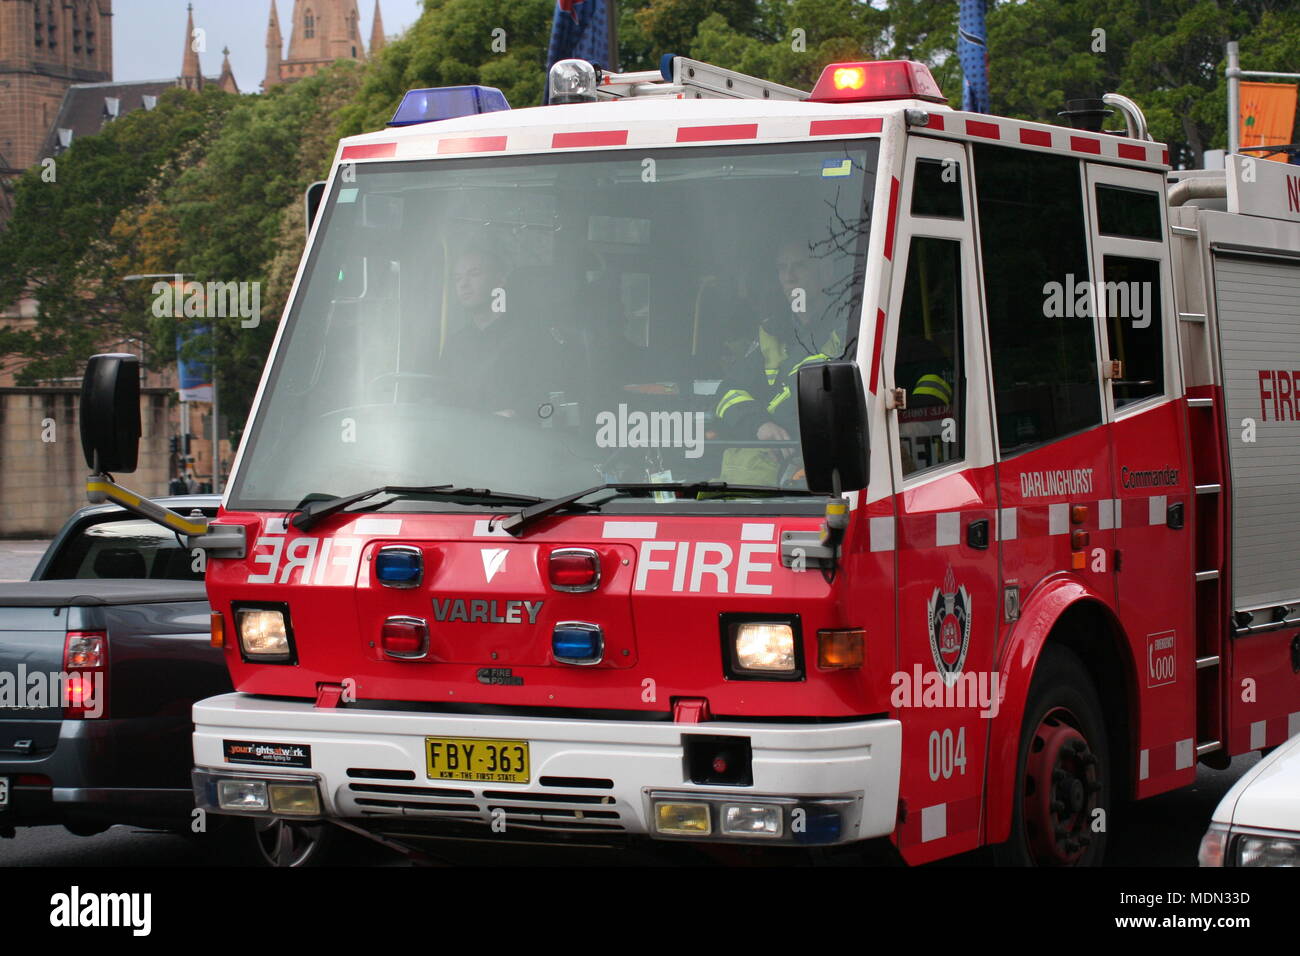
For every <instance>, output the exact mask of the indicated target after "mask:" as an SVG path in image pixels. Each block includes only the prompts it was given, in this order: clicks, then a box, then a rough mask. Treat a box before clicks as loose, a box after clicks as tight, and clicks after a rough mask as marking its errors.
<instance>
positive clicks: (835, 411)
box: [799, 362, 870, 494]
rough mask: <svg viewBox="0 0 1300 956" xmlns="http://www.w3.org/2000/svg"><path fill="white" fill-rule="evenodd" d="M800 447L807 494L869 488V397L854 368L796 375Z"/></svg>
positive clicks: (813, 369) (833, 366) (835, 365)
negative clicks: (797, 381) (808, 492)
mask: <svg viewBox="0 0 1300 956" xmlns="http://www.w3.org/2000/svg"><path fill="white" fill-rule="evenodd" d="M799 443H800V445H801V446H802V450H803V464H804V472H805V474H806V475H807V480H808V488H809V490H811V491H815V492H822V493H828V494H839V493H840V492H841V491H857V490H859V489H862V488H865V487H867V478H868V476H869V474H870V471H869V469H868V463H869V457H870V451H869V450H868V447H867V396H866V392H865V391H864V389H863V387H862V373H861V372H860V371H859V370H858V366H857V363H856V362H823V363H821V364H817V365H805V366H804V367H803V368H801V369H799Z"/></svg>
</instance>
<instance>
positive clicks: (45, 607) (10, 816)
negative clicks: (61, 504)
mask: <svg viewBox="0 0 1300 956" xmlns="http://www.w3.org/2000/svg"><path fill="white" fill-rule="evenodd" d="M161 503H163V504H166V505H168V506H170V507H172V508H175V509H177V510H180V511H182V512H183V513H188V512H191V511H193V510H194V509H198V510H199V511H201V512H203V513H205V514H208V515H211V514H214V513H215V511H216V506H217V499H216V498H215V497H213V496H186V497H180V498H173V499H164V500H163V501H162V502H161ZM229 690H230V677H229V675H228V673H227V671H226V667H225V664H224V661H223V660H222V656H221V651H220V650H219V649H217V648H213V647H212V646H211V642H210V636H209V609H208V600H207V594H206V593H205V592H204V588H203V574H202V571H201V569H199V568H198V567H197V566H196V564H195V561H194V558H193V556H192V555H191V553H190V551H189V549H187V548H184V547H182V545H181V543H180V541H179V540H177V538H176V536H175V535H174V534H172V533H171V532H170V531H168V530H166V529H164V528H161V527H159V526H158V525H155V524H153V523H151V522H149V521H147V520H144V519H142V518H137V517H134V516H132V515H130V514H128V513H127V512H125V511H123V510H122V509H121V508H118V507H117V506H116V505H99V506H94V507H89V508H82V509H81V510H79V511H78V512H76V513H75V514H74V515H73V516H72V518H71V519H70V520H69V521H68V523H67V524H66V525H65V526H64V528H63V530H62V531H61V532H60V533H59V535H58V536H57V537H56V538H55V539H54V541H53V542H52V543H51V545H50V547H49V549H48V550H47V551H46V553H45V556H44V557H43V558H42V559H41V562H40V564H39V565H38V566H37V568H36V571H35V573H34V574H33V577H32V580H31V581H27V582H23V583H17V584H0V833H7V834H10V835H11V834H12V832H13V828H14V827H17V826H39V825H44V824H62V825H64V826H65V827H67V828H68V829H69V830H71V831H72V832H73V833H77V834H83V835H89V834H92V833H97V832H99V831H101V830H104V829H106V828H107V827H109V826H111V825H113V824H115V823H124V824H131V825H135V826H144V827H158V828H168V829H176V830H188V829H190V820H191V814H192V813H193V810H194V800H193V793H192V791H191V787H190V780H189V777H190V767H191V763H192V760H191V756H190V734H191V732H192V725H191V722H190V707H191V705H192V704H193V703H194V701H196V700H201V699H202V698H204V697H209V696H211V695H213V694H220V693H224V692H227V691H229Z"/></svg>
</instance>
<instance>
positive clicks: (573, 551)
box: [549, 548, 600, 591]
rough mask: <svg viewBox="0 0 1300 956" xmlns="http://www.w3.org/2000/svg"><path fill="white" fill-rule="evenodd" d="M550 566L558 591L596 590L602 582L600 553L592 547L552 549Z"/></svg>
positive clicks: (552, 584)
mask: <svg viewBox="0 0 1300 956" xmlns="http://www.w3.org/2000/svg"><path fill="white" fill-rule="evenodd" d="M549 568H550V580H551V587H553V588H555V590H557V591H594V590H596V587H597V586H598V585H599V584H600V555H598V554H597V553H596V552H595V551H593V550H592V549H591V548H561V549H559V550H558V551H552V552H551V557H550V561H549Z"/></svg>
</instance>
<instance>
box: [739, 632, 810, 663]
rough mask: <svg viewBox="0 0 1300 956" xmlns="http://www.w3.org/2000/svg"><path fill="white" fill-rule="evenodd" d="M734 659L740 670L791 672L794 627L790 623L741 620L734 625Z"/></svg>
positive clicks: (793, 658) (793, 655) (793, 657)
mask: <svg viewBox="0 0 1300 956" xmlns="http://www.w3.org/2000/svg"><path fill="white" fill-rule="evenodd" d="M736 663H737V664H738V665H739V667H740V669H741V670H746V671H764V672H775V673H784V674H791V673H794V671H795V669H796V667H797V666H798V665H797V662H796V661H795V653H794V628H792V627H791V626H790V625H789V624H741V625H739V626H738V627H737V628H736Z"/></svg>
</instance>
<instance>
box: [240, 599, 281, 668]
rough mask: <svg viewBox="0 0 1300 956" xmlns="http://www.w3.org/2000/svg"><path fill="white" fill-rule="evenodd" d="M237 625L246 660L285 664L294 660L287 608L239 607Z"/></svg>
mask: <svg viewBox="0 0 1300 956" xmlns="http://www.w3.org/2000/svg"><path fill="white" fill-rule="evenodd" d="M235 622H236V626H237V627H238V629H239V648H240V650H241V651H243V653H244V657H245V658H249V659H253V660H258V661H267V662H275V661H280V662H285V663H288V662H291V661H292V660H293V642H292V641H291V640H290V631H289V615H288V609H287V608H284V609H280V608H265V607H262V608H251V607H246V608H238V607H237V608H236V609H235Z"/></svg>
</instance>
